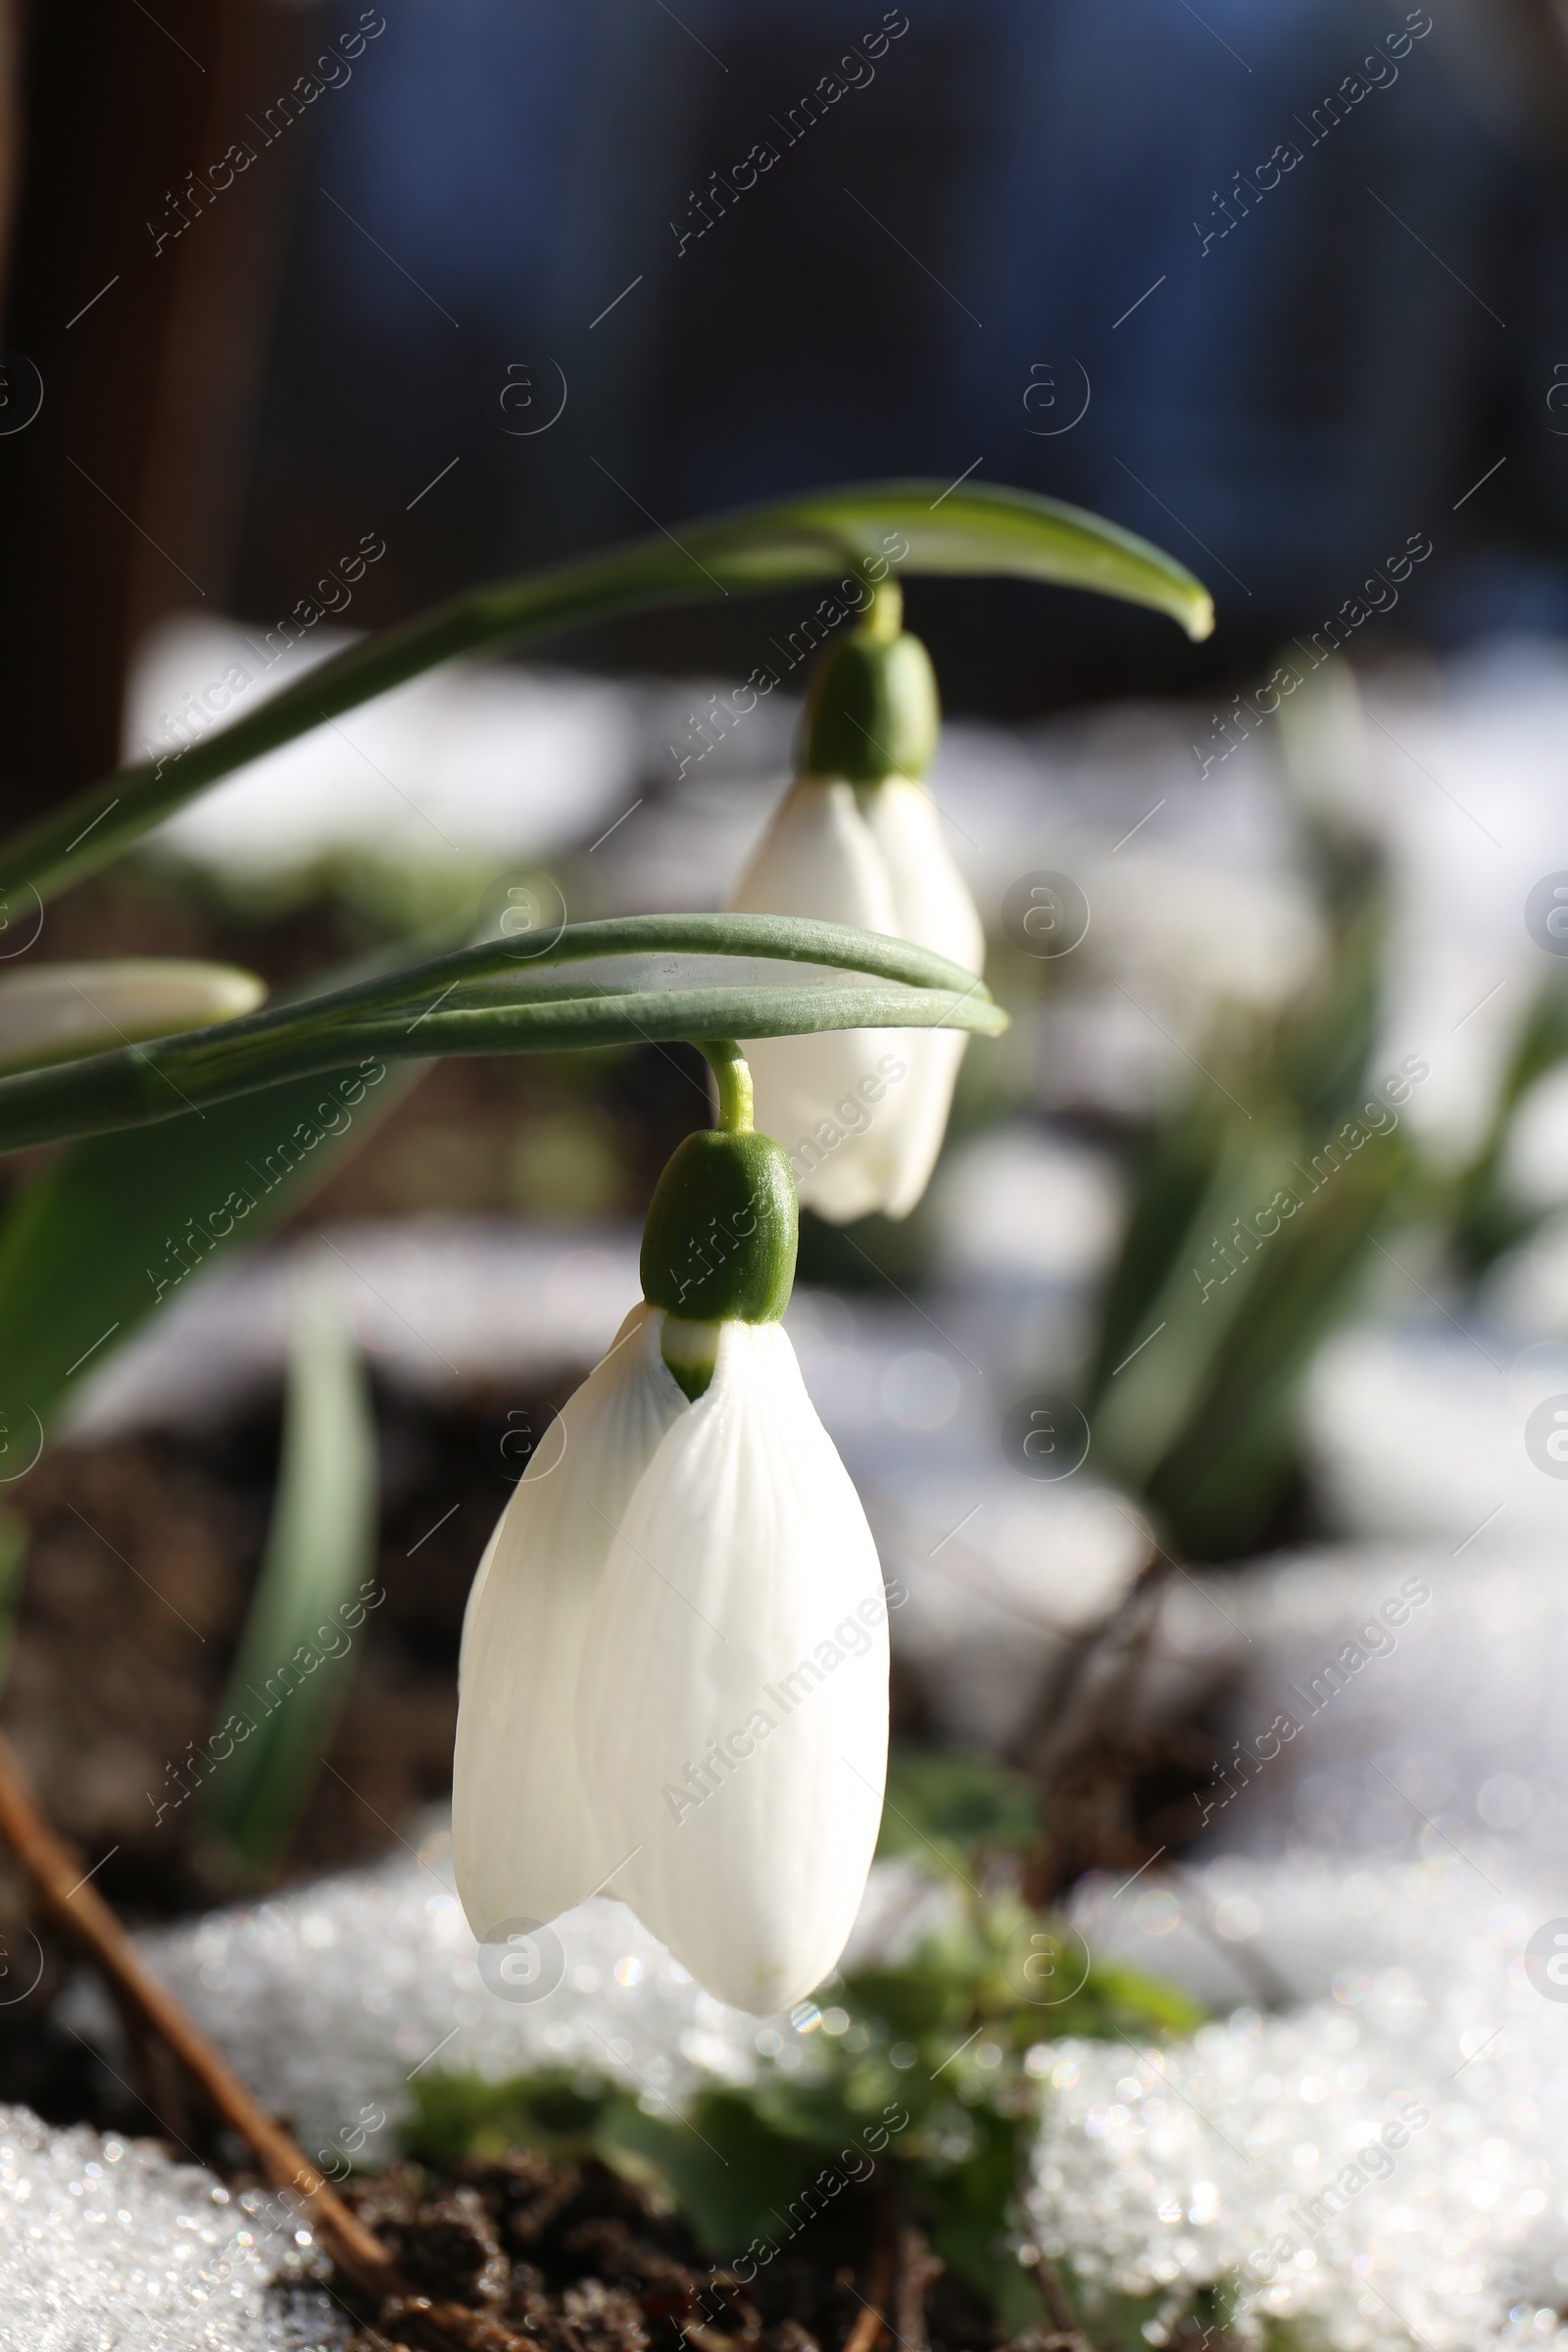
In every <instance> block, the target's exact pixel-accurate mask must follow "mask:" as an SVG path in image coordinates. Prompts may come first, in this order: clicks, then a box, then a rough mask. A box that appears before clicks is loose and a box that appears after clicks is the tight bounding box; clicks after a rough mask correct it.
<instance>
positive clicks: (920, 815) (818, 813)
mask: <svg viewBox="0 0 1568 2352" xmlns="http://www.w3.org/2000/svg"><path fill="white" fill-rule="evenodd" d="M734 905H735V907H736V908H737V910H738V911H741V912H745V913H754V914H802V915H812V916H814V917H815V918H816V919H817V920H818V921H819V922H832V923H855V924H858V927H859V928H860V929H861V930H864V931H882V932H886V933H888V934H889V935H890V936H892V937H894V938H899V939H907V940H912V941H913V942H914V944H915V945H916V946H917V947H923V948H933V949H935V950H936V951H937V953H938V954H939V955H943V956H951V957H952V959H953V960H954V961H955V962H956V963H961V964H963V965H964V967H965V968H966V969H967V970H970V971H974V972H976V973H978V971H979V969H980V965H981V961H982V958H983V956H984V953H985V933H984V929H983V927H982V925H981V922H980V917H979V915H978V913H977V912H976V910H975V905H974V901H973V900H972V898H971V897H970V895H969V892H968V889H967V887H966V886H965V884H964V881H963V877H962V876H961V875H960V874H959V872H958V869H957V867H956V865H955V864H954V862H953V859H952V858H951V856H950V855H949V852H948V847H947V843H946V842H945V841H944V840H943V837H942V830H941V826H940V824H939V822H938V818H937V812H936V809H935V808H934V807H933V805H932V802H931V799H930V796H929V795H928V794H927V793H926V792H925V791H924V790H923V789H922V788H921V786H919V785H918V784H915V783H912V782H910V781H909V779H908V778H907V777H904V776H892V777H889V778H888V780H887V782H886V783H883V784H879V785H877V786H876V787H875V788H874V789H873V790H871V791H868V792H865V793H861V794H857V792H856V790H855V787H854V786H853V785H850V784H847V783H845V782H843V781H842V780H835V779H831V778H828V779H824V778H821V777H809V776H808V777H803V778H801V779H800V780H799V781H798V782H797V783H795V784H794V785H793V786H792V787H791V789H790V791H789V793H788V795H787V796H786V798H785V801H784V803H783V806H782V807H781V809H779V812H778V814H777V816H776V817H775V818H774V821H773V823H772V825H771V826H770V828H769V830H768V832H767V835H766V837H765V838H764V840H763V842H762V846H761V848H760V850H759V851H758V853H757V856H756V857H755V858H754V859H753V861H752V864H751V866H750V868H749V869H748V872H747V874H746V876H745V879H744V880H743V881H742V883H741V886H740V888H739V890H738V891H737V892H736V895H735V900H734ZM965 1043H966V1039H965V1037H964V1034H963V1033H962V1032H961V1031H950V1030H939V1031H934V1032H927V1031H921V1030H900V1031H897V1032H895V1031H892V1030H887V1029H851V1030H843V1031H839V1032H836V1033H832V1034H829V1035H826V1036H822V1037H809V1038H768V1039H763V1040H760V1041H754V1042H752V1043H750V1044H748V1046H747V1049H746V1051H747V1056H748V1058H749V1060H750V1062H751V1065H752V1077H753V1081H754V1084H755V1086H756V1090H757V1124H758V1126H759V1127H760V1128H761V1129H762V1131H763V1133H764V1134H766V1135H771V1136H772V1137H773V1138H774V1139H775V1141H777V1142H778V1143H781V1144H782V1145H783V1147H784V1149H785V1151H786V1152H788V1153H789V1157H790V1164H791V1166H792V1167H793V1168H794V1170H795V1176H796V1182H797V1185H798V1186H799V1188H800V1195H801V1199H802V1201H804V1202H805V1203H806V1205H807V1206H808V1207H809V1208H814V1209H815V1210H816V1211H817V1213H818V1215H820V1216H824V1217H829V1218H831V1219H832V1220H833V1221H834V1222H835V1223H837V1224H847V1223H849V1221H850V1220H851V1219H852V1218H855V1217H863V1216H867V1215H869V1214H870V1212H871V1211H872V1210H873V1209H883V1210H885V1211H886V1212H887V1214H888V1215H889V1216H894V1217H902V1216H907V1214H908V1212H909V1210H910V1209H911V1208H912V1207H913V1206H914V1204H915V1202H916V1201H918V1200H919V1198H920V1196H921V1194H922V1193H923V1192H924V1191H925V1188H926V1185H927V1182H928V1181H929V1179H930V1175H931V1170H932V1168H933V1166H934V1165H935V1162H936V1157H937V1153H938V1152H940V1150H941V1148H942V1138H943V1135H944V1133H945V1132H946V1129H947V1122H948V1111H949V1108H950V1107H951V1104H952V1102H953V1088H954V1083H955V1081H956V1077H957V1073H958V1064H959V1062H960V1061H961V1059H962V1058H963V1049H964V1045H965Z"/></svg>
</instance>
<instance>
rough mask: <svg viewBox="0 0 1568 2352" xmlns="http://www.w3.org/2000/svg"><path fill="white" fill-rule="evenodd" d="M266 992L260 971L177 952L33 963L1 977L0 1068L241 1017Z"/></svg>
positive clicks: (24, 1066)
mask: <svg viewBox="0 0 1568 2352" xmlns="http://www.w3.org/2000/svg"><path fill="white" fill-rule="evenodd" d="M266 994H267V989H266V986H265V984H264V983H263V982H262V981H260V980H258V978H257V977H256V974H255V973H254V972H244V971H241V970H239V968H238V967H237V966H236V965H234V964H227V963H199V962H196V961H194V960H192V959H188V958H185V957H179V956H124V957H123V958H120V959H117V960H114V961H105V962H102V963H40V964H34V965H33V966H32V967H31V969H30V970H25V971H19V972H8V973H7V974H6V975H5V976H4V978H0V1070H21V1069H30V1068H33V1067H36V1066H37V1065H39V1064H41V1063H44V1062H52V1061H73V1060H75V1059H76V1058H77V1057H78V1056H79V1055H81V1054H104V1053H108V1052H109V1051H110V1050H111V1049H112V1048H113V1047H115V1046H123V1045H124V1044H126V1043H127V1041H128V1042H133V1043H134V1042H137V1041H142V1040H145V1039H148V1038H154V1037H172V1036H174V1035H176V1033H177V1032H178V1031H180V1030H183V1029H206V1028H208V1027H210V1026H212V1025H213V1024H214V1023H216V1022H219V1021H235V1020H238V1019H239V1017H240V1015H241V1014H242V1013H246V1012H254V1011H255V1009H256V1007H257V1005H260V1003H261V1002H262V999H263V998H264V997H265V996H266Z"/></svg>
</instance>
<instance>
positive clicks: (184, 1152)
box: [0, 1061, 421, 1430]
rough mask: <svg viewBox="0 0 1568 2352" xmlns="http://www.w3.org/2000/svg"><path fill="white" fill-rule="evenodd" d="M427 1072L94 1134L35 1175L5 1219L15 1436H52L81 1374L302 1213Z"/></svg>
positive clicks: (340, 1081) (255, 1098)
mask: <svg viewBox="0 0 1568 2352" xmlns="http://www.w3.org/2000/svg"><path fill="white" fill-rule="evenodd" d="M420 1066H421V1065H419V1064H418V1063H416V1062H405V1063H404V1064H403V1065H402V1066H401V1068H397V1069H388V1068H387V1067H386V1065H385V1064H384V1063H380V1064H377V1063H375V1062H373V1061H372V1062H371V1064H370V1068H369V1071H368V1072H364V1071H360V1070H358V1069H348V1070H344V1069H338V1070H335V1071H329V1072H327V1073H325V1074H324V1075H323V1076H321V1077H319V1078H309V1079H296V1080H295V1081H294V1082H293V1084H292V1085H289V1086H274V1087H269V1088H267V1089H266V1090H265V1091H262V1092H260V1093H257V1094H251V1095H242V1096H240V1097H239V1098H238V1099H237V1100H236V1101H234V1102H232V1103H217V1104H214V1105H213V1106H212V1107H210V1108H209V1109H207V1110H205V1111H186V1112H185V1113H184V1114H183V1115H182V1116H181V1117H179V1118H177V1119H170V1120H167V1121H166V1122H164V1123H163V1124H162V1125H159V1126H156V1127H143V1128H139V1129H135V1130H132V1131H130V1132H128V1133H125V1134H121V1135H105V1136H98V1137H94V1138H93V1139H92V1140H91V1141H89V1142H85V1143H81V1144H78V1145H76V1146H75V1147H74V1148H73V1150H72V1151H69V1152H64V1153H62V1154H61V1156H60V1157H59V1158H58V1159H56V1160H55V1161H54V1162H53V1163H52V1164H51V1165H50V1166H48V1167H46V1168H44V1169H42V1170H41V1171H40V1172H39V1173H38V1174H37V1175H36V1176H33V1177H31V1178H29V1179H28V1181H27V1182H26V1184H25V1186H24V1187H23V1189H22V1191H21V1193H20V1194H19V1195H18V1197H17V1198H16V1199H15V1200H14V1201H12V1202H11V1203H10V1205H9V1206H8V1208H7V1210H6V1213H5V1216H4V1218H3V1220H0V1404H3V1405H4V1407H5V1409H6V1411H7V1413H8V1414H14V1415H15V1416H16V1418H15V1422H14V1426H15V1427H16V1428H18V1429H23V1428H26V1429H29V1430H30V1427H31V1422H30V1420H29V1418H28V1416H29V1415H35V1416H36V1418H37V1420H38V1422H39V1424H40V1426H41V1427H42V1428H43V1429H45V1430H47V1429H48V1428H49V1427H50V1425H51V1423H52V1422H53V1421H54V1419H55V1417H56V1416H57V1414H58V1413H59V1411H60V1409H61V1407H62V1406H63V1405H64V1404H65V1402H66V1401H67V1399H68V1397H70V1396H71V1395H72V1393H73V1392H72V1383H73V1380H74V1381H75V1382H77V1383H79V1382H81V1381H82V1380H85V1379H86V1378H87V1377H88V1375H89V1374H90V1373H92V1372H95V1371H96V1370H97V1369H98V1368H99V1366H100V1365H101V1364H102V1363H103V1362H104V1361H105V1360H106V1359H107V1357H108V1356H109V1355H110V1353H111V1352H112V1351H113V1350H114V1349H115V1348H121V1347H123V1345H124V1344H125V1342H126V1341H127V1340H128V1339H129V1338H130V1337H131V1336H132V1335H133V1334H134V1333H135V1332H136V1331H137V1330H138V1329H139V1328H140V1326H141V1325H142V1324H143V1323H145V1322H146V1320H147V1319H148V1317H149V1316H150V1315H152V1314H153V1312H154V1311H155V1309H157V1308H159V1307H167V1306H169V1305H171V1304H172V1302H173V1300H174V1299H177V1298H178V1297H179V1296H180V1295H181V1290H182V1286H183V1285H184V1283H185V1282H186V1281H187V1280H188V1279H190V1278H191V1277H192V1276H195V1275H198V1274H199V1272H200V1270H201V1268H202V1267H203V1266H205V1265H207V1264H209V1263H211V1262H212V1260H213V1259H214V1258H215V1257H216V1256H218V1255H219V1254H220V1253H221V1252H222V1251H224V1250H230V1249H233V1248H235V1247H236V1246H237V1245H238V1244H240V1243H243V1242H247V1241H255V1240H258V1239H259V1238H260V1237H261V1236H262V1235H263V1234H264V1233H266V1232H267V1231H268V1230H269V1229H270V1227H271V1226H273V1225H275V1224H276V1223H277V1221H278V1219H279V1218H280V1217H282V1216H283V1215H285V1214H286V1213H287V1212H289V1211H290V1210H292V1209H294V1208H296V1207H298V1205H299V1203H300V1201H302V1200H303V1199H305V1197H306V1196H307V1195H308V1194H309V1193H310V1192H312V1191H313V1190H314V1189H315V1187H316V1186H317V1185H318V1184H319V1183H320V1182H321V1181H322V1180H323V1178H324V1177H325V1176H326V1175H327V1173H328V1172H329V1169H330V1168H331V1167H332V1166H334V1165H336V1164H338V1163H339V1162H340V1161H341V1160H342V1158H343V1157H344V1156H345V1155H346V1154H347V1153H348V1152H351V1151H354V1150H357V1149H358V1148H359V1147H360V1146H361V1145H362V1144H363V1143H364V1142H365V1141H366V1140H367V1138H368V1137H369V1136H370V1135H372V1134H373V1133H374V1131H375V1129H376V1128H377V1127H378V1126H379V1125H380V1123H381V1121H382V1120H383V1119H384V1118H385V1117H386V1116H387V1114H388V1112H389V1111H390V1110H392V1109H393V1107H394V1106H395V1105H396V1103H399V1102H400V1101H401V1100H402V1098H403V1096H404V1095H405V1094H406V1093H407V1092H408V1090H409V1088H410V1087H411V1086H412V1085H414V1084H415V1083H416V1081H417V1078H418V1077H419V1075H420ZM377 1068H379V1069H380V1070H381V1073H382V1074H381V1077H380V1078H379V1080H377V1079H376V1078H375V1076H374V1072H375V1070H376V1069H377Z"/></svg>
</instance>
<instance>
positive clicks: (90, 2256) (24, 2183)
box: [0, 2107, 350, 2352]
mask: <svg viewBox="0 0 1568 2352" xmlns="http://www.w3.org/2000/svg"><path fill="white" fill-rule="evenodd" d="M313 2252H314V2247H313V2241H312V2239H311V2236H310V2233H309V2231H308V2230H306V2229H303V2228H301V2227H300V2226H299V2225H298V2224H297V2223H296V2222H295V2221H294V2220H293V2219H292V2218H291V2216H290V2215H289V2213H288V2212H287V2211H286V2210H285V2208H284V2206H283V2204H282V2203H281V2201H280V2200H279V2199H278V2198H276V2197H274V2196H270V2195H269V2194H267V2193H266V2192H264V2191H262V2190H258V2189H243V2190H239V2191H236V2192H231V2191H230V2190H228V2189H226V2188H225V2187H224V2186H223V2185H222V2183H221V2181H220V2180H215V2179H214V2178H213V2176H212V2174H211V2173H206V2172H203V2171H202V2170H201V2168H200V2167H199V2166H198V2165H194V2164H172V2163H171V2162H170V2161H169V2159H168V2158H167V2157H166V2156H165V2155H163V2154H162V2152H161V2151H160V2150H159V2149H157V2148H156V2147H153V2146H150V2145H148V2144H147V2143H145V2142H140V2141H136V2140H129V2139H116V2138H112V2137H111V2138H102V2137H100V2136H99V2134H98V2133H97V2132H96V2131H85V2130H79V2129H78V2130H74V2131H51V2130H50V2129H49V2127H48V2126H47V2125H44V2124H41V2123H40V2122H39V2121H38V2119H37V2117H36V2116H34V2115H30V2114H29V2113H28V2112H27V2110H26V2109H25V2107H0V2279H3V2281H4V2289H5V2291H4V2294H3V2296H0V2352H319V2348H320V2347H326V2346H336V2345H340V2344H342V2343H344V2342H346V2340H347V2338H348V2335H349V2332H350V2330H349V2328H348V2326H347V2324H346V2323H345V2322H344V2320H343V2319H342V2317H341V2315H340V2314H339V2313H338V2311H337V2310H336V2308H335V2307H334V2305H333V2304H332V2303H331V2302H330V2301H329V2299H328V2297H327V2295H326V2294H325V2292H324V2290H322V2289H321V2288H319V2287H317V2286H313V2285H311V2284H310V2283H309V2282H308V2279H307V2278H306V2277H305V2275H304V2274H305V2272H306V2269H307V2266H308V2263H309V2260H310V2258H311V2256H312V2254H313Z"/></svg>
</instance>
